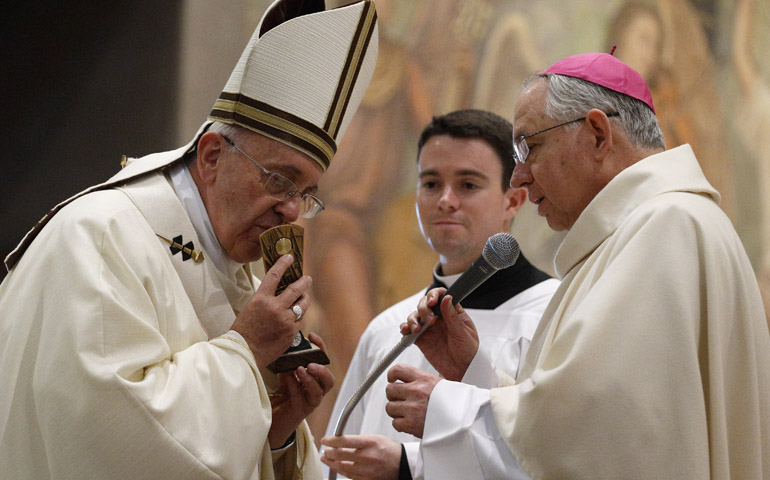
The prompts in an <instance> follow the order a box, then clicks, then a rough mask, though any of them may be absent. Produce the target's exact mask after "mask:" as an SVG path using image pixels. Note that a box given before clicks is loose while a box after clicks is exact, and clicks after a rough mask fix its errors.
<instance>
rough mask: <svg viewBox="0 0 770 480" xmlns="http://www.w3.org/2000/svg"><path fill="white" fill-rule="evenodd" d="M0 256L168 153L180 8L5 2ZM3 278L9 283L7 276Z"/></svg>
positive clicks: (0, 273)
mask: <svg viewBox="0 0 770 480" xmlns="http://www.w3.org/2000/svg"><path fill="white" fill-rule="evenodd" d="M4 11H5V12H6V13H5V14H4V15H3V20H2V21H0V22H1V23H2V28H0V36H2V45H3V48H2V52H1V53H0V56H1V57H0V58H2V65H3V68H2V74H0V75H2V92H3V94H2V96H0V105H2V112H3V117H4V119H5V121H4V122H3V128H2V129H0V138H2V144H3V145H4V148H3V151H2V153H0V157H1V158H2V171H1V173H0V225H2V227H0V254H1V255H2V256H3V258H5V255H6V254H7V253H9V252H10V251H11V250H12V249H13V248H14V247H15V246H16V244H17V243H18V242H19V240H21V237H22V236H23V235H24V234H25V233H26V232H27V230H28V229H29V228H30V227H31V226H32V225H33V224H34V223H35V222H36V221H37V220H38V219H40V217H42V216H43V215H44V214H45V213H46V212H47V211H48V209H49V208H51V207H52V206H54V205H55V204H56V203H58V202H59V201H61V200H64V199H65V198H67V197H69V196H71V195H73V194H75V193H77V192H79V191H80V190H82V189H83V188H84V187H87V186H89V185H92V184H94V183H97V182H99V181H101V180H103V179H106V178H107V177H109V176H111V175H112V174H113V173H115V172H116V171H117V170H119V169H120V155H121V154H124V153H125V154H133V155H137V156H138V155H143V154H146V153H150V152H152V151H155V150H157V149H166V148H170V147H172V146H173V144H174V141H175V138H176V137H175V135H176V131H177V126H176V120H175V104H176V98H177V85H178V80H177V79H178V76H177V67H176V65H177V50H178V47H179V27H180V22H179V13H180V6H179V4H177V3H176V2H151V1H145V0H140V1H136V2H134V1H118V2H56V1H43V2H32V3H30V2H20V1H11V2H5V3H4ZM1 270H2V271H0V279H1V278H4V277H5V273H6V271H5V268H2V269H1Z"/></svg>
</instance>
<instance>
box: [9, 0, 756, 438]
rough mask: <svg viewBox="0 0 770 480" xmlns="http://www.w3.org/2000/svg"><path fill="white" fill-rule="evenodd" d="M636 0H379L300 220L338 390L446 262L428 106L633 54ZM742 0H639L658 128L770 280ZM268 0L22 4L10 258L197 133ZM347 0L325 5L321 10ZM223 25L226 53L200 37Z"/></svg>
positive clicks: (546, 250) (524, 233)
mask: <svg viewBox="0 0 770 480" xmlns="http://www.w3.org/2000/svg"><path fill="white" fill-rule="evenodd" d="M631 1H632V0H583V1H580V2H565V1H563V0H538V1H537V2H529V1H525V0H463V1H451V2H448V1H446V0H420V1H419V2H415V1H413V0H377V9H378V14H379V16H380V54H379V57H378V64H377V71H376V73H375V77H374V78H373V79H372V82H371V85H370V87H369V90H368V91H367V96H366V98H365V99H364V101H363V103H362V105H361V106H360V108H359V110H358V113H357V114H356V117H355V118H354V120H353V123H352V124H351V125H350V127H349V129H348V133H347V135H346V136H345V139H344V140H343V142H342V143H341V145H340V146H339V151H338V153H337V158H336V159H335V161H334V162H333V163H332V166H331V168H330V169H329V172H328V173H327V174H326V175H324V177H323V179H322V183H321V189H320V191H319V196H320V197H321V198H323V199H324V200H326V202H327V206H328V209H327V211H326V212H324V213H323V214H321V215H319V216H318V218H317V219H316V220H314V221H313V222H312V223H311V222H305V223H304V225H305V226H306V227H307V232H306V237H305V245H306V247H305V248H306V252H305V254H306V271H307V272H308V273H310V274H311V275H313V278H314V286H313V297H314V298H313V300H314V303H313V305H312V307H311V310H310V312H308V317H307V318H308V321H309V322H310V323H311V327H310V328H311V329H312V330H316V331H318V332H319V333H320V334H321V335H322V336H323V338H324V339H325V340H326V343H327V345H328V346H329V349H330V352H329V354H330V357H331V358H332V361H333V364H332V367H333V368H334V369H335V370H334V372H335V375H336V376H337V378H338V383H339V382H340V381H341V379H342V377H343V376H344V373H345V369H346V367H347V363H348V362H349V359H350V355H351V354H352V352H353V350H354V348H355V345H356V342H357V340H358V336H359V335H360V333H361V332H362V331H363V329H364V328H365V326H366V324H367V322H368V321H369V320H370V319H371V318H372V317H373V316H374V315H375V314H376V313H378V312H379V311H380V310H381V309H382V308H384V307H385V306H387V305H389V304H392V303H394V302H395V301H397V300H400V299H401V298H404V297H406V296H407V295H409V294H411V293H413V292H415V291H416V290H417V289H418V288H420V287H422V286H425V285H427V283H429V282H430V278H429V276H420V275H417V274H414V273H413V272H429V271H430V267H431V266H432V265H433V264H434V263H435V261H436V258H435V256H434V254H433V252H432V251H431V250H430V249H429V248H428V246H427V245H426V244H425V242H424V240H423V239H422V237H421V234H420V232H419V230H418V229H417V221H416V218H415V216H414V215H415V214H414V207H413V201H414V200H413V194H414V187H415V185H416V181H417V179H416V177H415V173H414V172H415V168H414V165H415V162H416V158H415V154H416V152H415V149H414V148H415V147H414V146H415V145H416V139H417V135H418V133H419V131H420V129H421V128H422V127H423V126H424V125H425V124H426V123H427V122H428V121H429V120H430V117H431V116H432V115H434V114H442V113H446V112H448V111H451V110H455V109H459V108H465V107H476V108H484V109H488V110H492V111H494V112H496V113H499V114H500V115H503V116H504V117H506V118H511V116H512V111H513V101H514V99H515V97H516V95H517V93H518V86H519V84H520V82H521V79H522V78H523V77H524V75H526V74H527V73H530V72H532V71H533V70H536V69H538V68H543V67H545V66H547V65H550V64H551V63H553V62H554V61H556V60H558V59H559V58H562V57H565V56H567V55H570V54H574V53H581V52H588V51H607V49H608V48H609V47H608V44H610V43H612V44H617V45H618V48H619V50H618V51H617V52H616V54H617V55H618V56H619V57H620V58H623V57H624V56H626V55H628V54H630V53H632V52H629V50H630V47H629V46H628V44H626V46H624V45H623V41H622V39H620V38H619V39H616V40H615V39H612V38H608V35H609V32H610V30H611V26H612V24H613V21H614V20H615V19H616V16H617V14H618V13H619V12H620V11H621V9H623V8H624V6H625V5H626V4H629V3H631ZM743 1H748V0H638V2H636V3H642V4H645V5H647V6H648V7H650V9H652V11H654V12H656V13H657V16H658V17H659V18H661V19H662V23H661V28H660V32H659V34H658V36H657V37H655V41H656V42H659V44H660V46H659V48H660V50H659V51H656V53H657V56H656V58H657V59H656V60H655V62H656V65H655V66H656V68H655V69H653V71H655V72H657V74H658V75H660V76H659V77H657V78H659V80H658V81H657V82H656V83H657V85H656V88H657V89H658V90H659V92H660V93H658V95H660V98H661V100H660V102H661V107H662V110H661V112H660V114H661V121H662V122H663V123H665V124H666V125H667V126H668V128H669V129H670V131H671V132H674V133H672V134H669V136H670V137H671V138H667V140H668V141H669V147H671V146H675V144H676V142H677V141H681V140H680V139H678V137H675V136H674V135H675V134H679V135H681V138H686V139H687V141H691V142H692V143H693V148H694V149H695V151H696V154H697V155H698V157H699V158H703V159H708V164H704V165H703V166H704V170H706V173H707V175H709V176H710V177H709V180H710V181H711V182H712V183H713V184H714V185H715V186H717V187H718V188H721V189H723V190H724V192H725V194H726V200H727V204H726V206H727V209H728V213H729V215H730V217H731V219H732V220H733V222H734V224H735V226H736V229H737V230H738V233H739V234H740V235H741V238H742V240H743V242H744V244H745V245H746V248H747V251H748V253H749V255H750V257H751V260H752V262H754V265H755V268H756V269H757V270H758V271H760V270H762V271H765V270H767V275H766V278H767V282H765V284H764V285H765V289H766V290H767V291H770V267H768V268H767V269H765V268H763V267H762V265H764V261H763V260H762V259H763V258H765V259H767V258H770V255H768V254H767V252H768V251H770V233H766V232H770V227H768V226H766V225H765V224H770V215H768V214H767V212H768V210H769V209H770V201H768V200H766V199H765V197H763V196H762V192H763V191H769V190H770V189H768V188H767V186H766V183H767V181H768V180H763V179H764V178H766V175H767V173H762V172H767V171H770V168H768V166H770V154H768V151H769V150H768V149H766V148H765V149H762V148H757V147H758V146H759V145H764V144H766V143H763V142H766V138H767V133H766V132H767V131H768V130H767V127H765V128H762V127H761V126H759V127H757V128H755V129H751V130H749V129H748V125H750V124H751V123H752V121H751V120H749V119H744V117H749V116H750V119H754V120H753V122H754V123H755V124H756V123H760V124H761V122H762V121H764V120H763V119H767V118H770V114H769V112H768V110H770V105H766V106H761V105H759V104H758V103H757V102H755V101H752V100H751V98H754V97H751V96H750V95H751V94H752V92H747V91H744V90H743V89H742V88H741V83H740V79H739V78H737V77H736V73H735V68H734V63H733V55H734V52H733V48H732V45H733V42H734V39H733V37H734V35H733V34H734V31H735V30H736V27H735V25H736V20H737V18H736V11H737V7H738V6H739V4H740V3H741V2H743ZM751 1H752V4H753V14H752V15H751V17H750V22H749V24H750V27H751V28H750V29H749V30H750V33H749V34H748V35H743V37H746V38H747V40H746V43H747V48H745V49H743V50H741V52H743V53H742V54H741V55H742V56H744V57H748V60H747V61H750V62H751V63H750V64H751V65H752V72H754V75H755V78H757V79H758V80H757V82H758V83H757V84H758V85H764V87H758V88H757V90H758V91H762V90H763V88H764V90H765V91H766V90H767V88H768V85H770V58H768V57H767V56H766V55H763V54H762V52H764V51H767V49H768V47H770V33H768V32H770V4H768V2H766V1H764V0H751ZM12 3H19V2H12ZM269 3H270V1H269V0H259V1H255V0H251V1H249V0H227V1H222V2H201V1H188V2H180V3H177V2H147V1H139V2H109V4H99V6H98V8H95V7H93V6H92V5H89V4H83V3H82V2H81V3H70V4H60V2H52V1H51V2H44V5H41V6H38V5H39V4H26V3H25V4H24V7H23V8H14V9H12V10H10V11H14V12H15V14H14V15H13V16H11V17H10V18H4V19H3V20H2V22H3V24H4V25H7V27H5V28H3V29H1V30H0V35H2V39H3V45H4V51H3V53H2V55H3V59H5V60H6V61H5V62H4V69H3V73H2V75H3V77H2V78H3V86H5V87H6V88H5V89H4V92H11V93H10V94H8V93H6V94H4V95H3V98H2V100H0V102H3V103H2V105H3V106H4V107H5V108H4V109H3V110H4V113H5V117H6V119H7V121H6V124H5V125H6V126H5V128H3V129H2V130H0V135H2V138H3V139H4V140H5V142H4V143H3V145H4V146H5V149H4V151H3V153H2V159H3V162H2V165H3V169H2V171H1V172H0V224H1V225H2V228H1V229H0V250H2V253H3V254H5V253H7V251H9V250H10V249H11V248H13V246H14V245H15V244H16V243H17V242H18V240H19V239H20V238H21V236H22V235H23V233H24V232H26V230H27V228H28V227H29V226H31V225H32V224H33V223H34V222H36V221H37V220H38V219H39V218H40V217H41V216H42V215H43V214H44V213H45V211H46V210H47V209H48V208H50V207H51V206H53V205H54V204H55V203H57V202H58V201H59V200H61V199H63V198H65V197H67V196H69V195H70V194H73V193H75V192H77V191H79V190H81V189H82V187H84V186H87V185H90V184H92V183H95V182H97V181H99V180H102V179H104V178H106V177H108V176H109V175H111V174H112V173H114V172H115V171H116V169H117V168H118V161H119V157H120V154H123V153H127V154H131V155H142V154H145V153H149V152H152V151H158V150H166V149H171V148H174V147H176V146H178V145H180V144H182V143H183V142H186V141H187V140H188V139H189V137H190V136H191V135H192V134H193V133H194V131H195V129H196V128H197V127H198V125H199V123H200V119H201V118H203V116H204V115H205V114H206V113H207V112H208V109H209V108H210V106H211V104H212V100H213V99H214V98H215V97H216V95H217V94H218V93H219V90H220V89H221V87H222V85H224V83H225V81H226V79H227V76H228V75H229V71H230V67H229V66H230V65H232V63H233V62H234V61H235V59H236V58H237V56H238V55H239V54H240V52H241V50H242V48H243V45H244V44H245V43H246V41H247V39H248V34H249V33H250V31H251V29H253V27H254V25H255V24H256V22H257V21H258V19H259V18H260V17H261V15H262V13H263V12H264V10H265V8H266V7H267V6H268V5H269ZM341 3H345V2H343V1H342V0H327V7H332V6H335V5H339V4H341ZM6 17H8V16H6ZM744 30H745V28H744ZM741 31H742V30H739V31H738V33H739V34H740V33H741ZM212 36H216V37H217V42H216V43H217V47H216V48H212V47H210V46H209V45H210V44H209V42H207V41H206V40H207V38H211V37H212ZM738 36H741V35H738ZM746 52H748V53H746ZM629 61H631V60H629ZM663 74H665V75H663ZM747 99H748V101H747ZM656 101H657V98H656ZM750 105H753V106H754V109H753V110H751V111H749V110H748V108H749V106H750ZM763 109H764V110H763ZM668 112H673V113H668ZM763 113H764V115H763ZM664 116H665V118H664ZM737 119H744V120H746V121H742V122H737V121H736V120H737ZM763 131H764V132H765V133H764V134H763V133H761V132H763ZM688 135H689V136H688ZM715 141H716V142H717V143H716V144H714V143H713V142H715ZM715 145H716V146H715ZM716 151H718V152H719V154H718V155H714V152H716ZM763 182H764V184H765V187H764V188H760V187H761V185H763ZM513 230H514V234H515V235H516V237H517V238H518V240H519V242H520V243H521V245H522V249H523V250H524V251H525V252H526V253H527V257H528V258H529V259H530V260H532V261H533V263H535V264H536V265H537V266H538V267H540V268H541V269H544V270H546V271H552V270H553V269H552V266H551V259H552V255H553V253H554V251H555V249H556V247H557V246H558V242H559V241H560V238H561V236H560V235H558V234H553V233H552V232H551V231H550V230H549V229H548V227H547V225H545V222H544V221H542V220H541V219H540V218H539V217H538V216H537V214H536V213H535V211H534V209H533V208H532V205H531V204H527V206H526V207H525V208H524V209H523V210H522V212H520V213H519V215H518V216H517V218H516V221H515V222H514V227H513ZM2 274H4V272H3V273H2ZM2 274H0V275H2ZM760 281H761V278H760ZM333 401H334V398H333V395H329V396H327V398H326V399H325V400H324V405H328V408H327V410H325V411H324V409H323V408H320V409H318V410H317V411H316V413H315V414H314V416H313V418H311V427H312V428H313V431H314V433H315V434H316V436H317V437H319V436H320V434H321V432H322V431H323V430H324V428H325V425H326V421H327V417H328V412H329V410H330V409H331V406H332V404H333Z"/></svg>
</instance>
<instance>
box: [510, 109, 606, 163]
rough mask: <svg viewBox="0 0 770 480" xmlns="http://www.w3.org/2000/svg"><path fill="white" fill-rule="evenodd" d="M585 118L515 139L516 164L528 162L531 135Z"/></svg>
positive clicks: (578, 119)
mask: <svg viewBox="0 0 770 480" xmlns="http://www.w3.org/2000/svg"><path fill="white" fill-rule="evenodd" d="M606 115H607V116H608V117H616V116H618V115H620V113H619V112H610V113H607V114H606ZM585 119H586V117H580V118H576V119H575V120H570V121H569V122H564V123H560V124H558V125H554V126H553V127H548V128H544V129H542V130H538V131H537V132H535V133H530V134H528V135H521V136H519V137H518V138H516V139H514V141H513V161H514V162H515V163H516V165H518V164H520V163H526V161H527V156H528V155H529V145H527V139H528V138H529V137H534V136H535V135H540V134H541V133H543V132H547V131H548V130H553V129H554V128H559V127H563V126H564V125H569V124H570V123H575V122H580V121H582V120H585Z"/></svg>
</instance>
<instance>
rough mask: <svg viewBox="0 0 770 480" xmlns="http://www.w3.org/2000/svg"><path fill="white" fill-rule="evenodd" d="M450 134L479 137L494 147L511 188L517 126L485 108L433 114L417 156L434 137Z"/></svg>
mask: <svg viewBox="0 0 770 480" xmlns="http://www.w3.org/2000/svg"><path fill="white" fill-rule="evenodd" d="M437 135H449V136H450V137H454V138H478V139H481V140H484V141H485V142H487V144H489V146H490V147H492V148H493V149H494V151H495V152H496V153H497V156H498V157H499V158H500V162H501V163H502V165H503V178H502V186H503V190H507V189H508V187H509V185H510V184H509V182H510V180H511V174H512V173H513V165H514V163H513V140H512V135H513V126H512V125H511V122H509V121H508V120H506V119H504V118H503V117H501V116H499V115H496V114H494V113H492V112H487V111H484V110H474V109H467V110H457V111H455V112H451V113H447V114H446V115H439V116H437V117H433V120H431V122H430V123H429V124H428V125H427V126H426V127H425V128H424V129H423V130H422V133H421V134H420V140H419V141H418V142H417V159H418V160H419V158H420V152H421V151H422V146H423V145H425V142H427V141H428V140H429V139H430V138H431V137H435V136H437Z"/></svg>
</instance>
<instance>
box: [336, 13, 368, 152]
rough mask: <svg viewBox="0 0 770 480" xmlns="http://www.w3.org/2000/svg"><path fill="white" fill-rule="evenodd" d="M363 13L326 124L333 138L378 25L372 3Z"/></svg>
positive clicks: (338, 128)
mask: <svg viewBox="0 0 770 480" xmlns="http://www.w3.org/2000/svg"><path fill="white" fill-rule="evenodd" d="M363 7H364V8H363V10H362V11H361V17H360V18H359V21H358V25H357V27H356V33H355V35H354V37H353V40H352V42H351V44H350V48H349V50H348V56H347V59H346V61H345V67H344V68H343V70H342V74H341V75H340V82H339V84H337V90H336V91H335V93H334V98H333V100H332V103H331V105H330V106H329V112H328V114H327V117H326V123H325V124H324V130H326V131H327V132H328V133H329V135H331V137H332V138H337V134H338V133H339V130H340V127H341V124H342V119H343V118H344V117H345V111H346V110H347V108H348V104H349V103H350V97H351V95H352V94H353V88H354V86H355V83H356V79H357V78H358V74H359V72H360V71H361V66H362V65H363V61H364V57H365V55H366V51H367V49H368V48H369V43H370V41H371V39H372V34H373V33H374V31H375V25H376V23H377V11H376V10H375V8H374V5H373V4H372V3H371V2H368V1H367V2H365V3H364V5H363Z"/></svg>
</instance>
